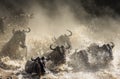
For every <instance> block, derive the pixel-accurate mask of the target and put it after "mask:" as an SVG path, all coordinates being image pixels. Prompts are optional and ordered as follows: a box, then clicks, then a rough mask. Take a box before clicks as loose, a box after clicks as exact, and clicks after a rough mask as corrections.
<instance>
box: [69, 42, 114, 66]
mask: <svg viewBox="0 0 120 79" xmlns="http://www.w3.org/2000/svg"><path fill="white" fill-rule="evenodd" d="M114 46H115V45H114V43H113V42H110V43H108V44H103V45H102V46H99V45H97V44H96V43H94V44H91V45H90V46H89V47H88V48H87V49H85V50H80V51H77V52H75V53H74V54H73V55H72V56H71V59H72V61H71V62H72V65H73V66H75V67H79V66H80V65H82V66H81V67H86V68H101V67H106V66H108V65H109V64H110V61H112V60H113V52H112V49H113V48H114ZM83 65H84V66H83Z"/></svg>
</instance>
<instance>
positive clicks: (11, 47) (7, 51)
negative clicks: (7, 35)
mask: <svg viewBox="0 0 120 79" xmlns="http://www.w3.org/2000/svg"><path fill="white" fill-rule="evenodd" d="M29 32H30V28H28V30H26V31H25V30H22V31H21V30H17V31H15V29H13V30H12V33H13V36H12V38H11V39H10V40H9V41H8V42H7V43H6V44H5V45H4V46H3V48H2V50H1V52H0V56H9V57H10V58H11V59H19V58H20V57H21V54H20V52H19V47H21V48H25V47H26V45H25V40H26V33H29Z"/></svg>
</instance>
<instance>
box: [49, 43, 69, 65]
mask: <svg viewBox="0 0 120 79" xmlns="http://www.w3.org/2000/svg"><path fill="white" fill-rule="evenodd" d="M69 48H70V45H68V47H64V46H56V47H55V48H53V47H52V45H50V49H51V50H53V51H52V52H51V53H50V54H49V55H48V56H47V58H48V59H49V60H51V61H52V62H53V63H54V65H60V64H63V63H65V57H66V55H65V51H66V50H67V49H69Z"/></svg>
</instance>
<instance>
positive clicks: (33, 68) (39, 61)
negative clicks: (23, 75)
mask: <svg viewBox="0 0 120 79" xmlns="http://www.w3.org/2000/svg"><path fill="white" fill-rule="evenodd" d="M31 60H32V61H27V63H26V65H25V71H26V72H27V73H29V74H32V73H36V76H39V77H41V76H42V75H44V74H45V60H46V59H45V58H44V57H41V58H40V57H37V58H36V59H33V58H31Z"/></svg>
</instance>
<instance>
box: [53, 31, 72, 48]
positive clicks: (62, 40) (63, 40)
mask: <svg viewBox="0 0 120 79" xmlns="http://www.w3.org/2000/svg"><path fill="white" fill-rule="evenodd" d="M67 31H68V32H70V34H69V35H67V34H64V35H61V36H59V37H58V38H57V39H56V38H54V43H55V44H56V45H58V46H61V45H64V46H65V45H66V44H69V45H70V48H72V46H71V41H70V36H72V32H71V31H70V30H67Z"/></svg>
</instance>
